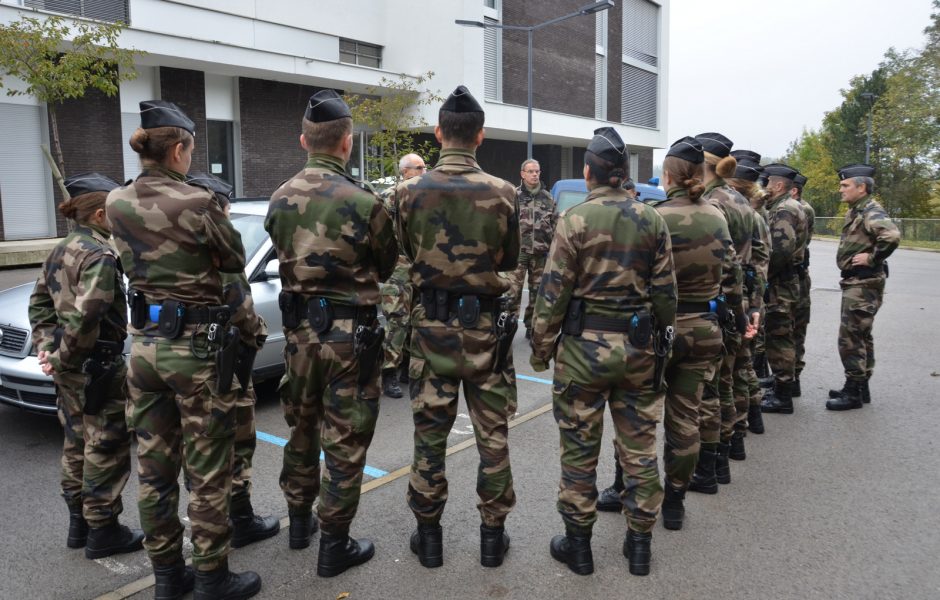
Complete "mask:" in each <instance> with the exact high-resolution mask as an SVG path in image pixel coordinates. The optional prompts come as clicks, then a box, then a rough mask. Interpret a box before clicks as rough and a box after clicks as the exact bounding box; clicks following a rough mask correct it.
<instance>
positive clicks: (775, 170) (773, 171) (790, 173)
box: [764, 163, 799, 181]
mask: <svg viewBox="0 0 940 600" xmlns="http://www.w3.org/2000/svg"><path fill="white" fill-rule="evenodd" d="M798 173H799V171H797V170H796V169H794V168H793V167H791V166H789V165H785V164H783V163H773V164H771V165H765V166H764V175H767V176H768V177H783V178H784V179H789V180H790V181H793V180H794V179H795V178H796V176H797V174H798Z"/></svg>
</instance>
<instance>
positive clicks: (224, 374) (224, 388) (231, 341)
mask: <svg viewBox="0 0 940 600" xmlns="http://www.w3.org/2000/svg"><path fill="white" fill-rule="evenodd" d="M237 360H238V327H229V328H228V330H227V331H226V332H225V334H223V335H222V343H221V344H219V349H218V350H217V351H216V353H215V374H216V378H217V384H216V391H217V392H218V393H219V394H227V393H229V392H231V391H232V379H233V378H234V377H235V363H236V361H237Z"/></svg>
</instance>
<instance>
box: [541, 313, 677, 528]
mask: <svg viewBox="0 0 940 600" xmlns="http://www.w3.org/2000/svg"><path fill="white" fill-rule="evenodd" d="M655 361H656V357H655V355H654V354H653V350H652V347H647V348H642V349H641V348H634V347H633V346H632V345H630V342H629V341H628V340H627V336H626V335H624V334H618V333H603V332H592V331H585V332H584V333H583V334H582V335H581V336H578V337H573V336H563V337H562V339H561V343H560V344H559V347H558V351H557V354H556V356H555V377H554V383H553V389H552V404H553V410H554V415H555V421H556V422H557V423H558V430H559V437H560V445H561V480H560V482H559V484H558V503H557V507H558V512H559V513H560V514H561V518H562V520H563V521H564V523H565V530H566V531H568V532H571V533H575V534H577V533H589V532H590V531H591V529H592V528H593V526H594V523H595V521H597V511H596V506H597V459H598V455H599V454H600V447H601V438H602V435H603V430H604V405H605V404H606V405H607V406H608V407H609V409H610V414H611V418H612V419H613V422H614V429H615V432H614V449H615V451H616V455H617V457H618V460H619V461H620V466H621V468H622V469H623V484H624V489H623V491H622V492H621V499H622V500H623V506H624V509H623V512H624V515H625V516H626V520H627V526H628V527H629V528H630V529H632V530H634V531H638V532H648V531H650V530H652V528H653V526H654V525H655V524H656V517H657V515H658V514H659V507H660V505H661V504H662V500H663V488H662V484H661V483H660V480H659V462H658V459H657V456H656V424H657V423H658V422H659V421H660V420H661V419H662V414H663V395H662V394H661V393H659V392H654V391H653V369H654V367H655Z"/></svg>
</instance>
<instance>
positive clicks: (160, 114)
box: [140, 100, 196, 135]
mask: <svg viewBox="0 0 940 600" xmlns="http://www.w3.org/2000/svg"><path fill="white" fill-rule="evenodd" d="M157 127H179V128H180V129H185V130H186V131H188V132H189V133H191V134H193V135H196V124H195V123H193V120H192V119H190V118H189V117H187V116H186V113H184V112H183V111H182V109H180V107H179V106H177V105H175V104H173V103H172V102H167V101H166V100H144V101H143V102H141V103H140V128H141V129H156V128H157Z"/></svg>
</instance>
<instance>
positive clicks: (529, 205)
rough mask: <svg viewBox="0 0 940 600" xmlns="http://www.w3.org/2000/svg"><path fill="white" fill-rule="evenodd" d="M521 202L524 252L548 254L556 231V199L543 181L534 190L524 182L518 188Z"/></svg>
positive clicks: (521, 235) (521, 240) (521, 242)
mask: <svg viewBox="0 0 940 600" xmlns="http://www.w3.org/2000/svg"><path fill="white" fill-rule="evenodd" d="M516 201H517V202H518V203H519V237H520V244H521V249H522V252H524V253H526V254H533V255H536V256H543V255H545V254H548V248H549V246H551V245H552V234H553V233H554V232H555V201H554V200H553V199H552V195H551V194H550V193H548V190H546V189H545V188H544V187H542V184H541V182H539V186H538V188H537V189H536V190H535V191H534V192H530V191H529V189H528V188H527V187H526V186H525V184H524V183H522V184H520V185H519V187H517V188H516Z"/></svg>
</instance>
